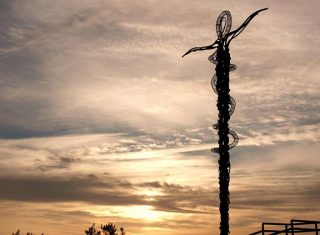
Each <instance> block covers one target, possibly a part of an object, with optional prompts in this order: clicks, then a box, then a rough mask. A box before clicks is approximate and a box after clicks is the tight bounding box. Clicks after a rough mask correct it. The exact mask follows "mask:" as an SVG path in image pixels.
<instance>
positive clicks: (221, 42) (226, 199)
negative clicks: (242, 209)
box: [182, 8, 267, 235]
mask: <svg viewBox="0 0 320 235" xmlns="http://www.w3.org/2000/svg"><path fill="white" fill-rule="evenodd" d="M264 10H267V8H264V9H261V10H258V11H256V12H254V13H252V14H251V15H250V16H249V17H248V18H247V19H246V20H245V21H244V22H243V23H242V25H241V26H240V27H239V28H238V29H236V30H234V31H231V32H230V30H231V24H232V18H231V13H230V12H229V11H223V12H222V13H221V14H220V15H219V17H218V19H217V23H216V30H217V36H218V39H217V40H216V41H215V42H214V43H213V44H211V45H209V46H203V47H194V48H191V49H190V50H189V51H187V52H186V53H185V54H184V55H183V56H182V57H184V56H185V55H187V54H189V53H191V52H195V51H202V50H211V49H216V51H215V52H214V53H213V54H212V55H211V56H209V61H210V62H212V63H213V64H215V65H216V68H215V70H216V74H215V75H214V76H213V78H212V80H211V86H212V89H213V91H214V92H215V93H216V94H217V95H218V101H217V108H218V111H219V114H218V123H217V124H214V125H213V128H214V129H217V130H218V135H219V147H218V148H213V149H211V151H212V152H214V153H218V154H219V161H218V163H219V190H220V193H219V197H220V206H219V209H220V235H228V234H229V233H230V229H229V204H230V194H229V183H230V155H229V150H230V149H232V148H234V147H235V146H236V145H237V143H238V141H239V138H238V135H237V134H236V133H235V132H234V131H232V130H230V129H229V124H228V122H229V119H230V116H231V115H232V114H233V112H234V109H235V105H236V103H235V100H234V99H233V98H232V97H231V96H230V94H229V91H230V89H229V72H230V71H234V70H235V69H236V66H235V65H233V64H230V59H231V58H230V53H229V44H230V42H231V40H232V39H234V38H235V37H237V36H238V35H239V34H240V33H241V32H242V31H243V30H244V29H245V28H246V27H247V25H248V24H249V22H250V21H251V20H252V19H253V17H255V16H256V15H257V14H258V13H259V12H260V11H264ZM229 135H231V136H232V137H233V142H232V143H231V144H229Z"/></svg>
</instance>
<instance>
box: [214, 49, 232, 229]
mask: <svg viewBox="0 0 320 235" xmlns="http://www.w3.org/2000/svg"><path fill="white" fill-rule="evenodd" d="M229 67H230V54H229V48H228V47H226V46H224V45H223V44H222V43H221V44H220V45H219V46H218V50H217V65H216V75H217V85H216V88H217V92H218V102H217V108H218V111H219V116H218V117H219V119H218V127H219V131H218V135H219V186H220V195H219V196H220V218H221V220H220V235H228V234H229V204H230V198H229V182H230V155H229V137H228V134H229V125H228V121H229V119H230V114H229V103H230V95H229V91H230V90H229Z"/></svg>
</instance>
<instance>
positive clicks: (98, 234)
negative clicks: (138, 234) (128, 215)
mask: <svg viewBox="0 0 320 235" xmlns="http://www.w3.org/2000/svg"><path fill="white" fill-rule="evenodd" d="M100 229H101V230H98V229H96V227H95V224H92V226H90V227H89V228H88V229H86V230H85V231H84V232H85V234H86V235H125V234H126V232H125V231H124V228H123V227H120V234H118V233H117V230H118V229H117V227H116V225H115V224H113V223H110V222H109V223H108V224H105V225H103V224H102V225H101V226H100Z"/></svg>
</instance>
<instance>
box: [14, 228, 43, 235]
mask: <svg viewBox="0 0 320 235" xmlns="http://www.w3.org/2000/svg"><path fill="white" fill-rule="evenodd" d="M12 235H21V234H20V229H18V231H17V232H15V233H12ZM26 235H36V234H35V233H31V232H27V234H26ZM41 235H44V233H41Z"/></svg>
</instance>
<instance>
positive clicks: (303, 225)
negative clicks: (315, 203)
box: [249, 219, 320, 235]
mask: <svg viewBox="0 0 320 235" xmlns="http://www.w3.org/2000/svg"><path fill="white" fill-rule="evenodd" d="M276 227H277V228H276ZM297 233H313V234H315V235H320V221H315V220H297V219H292V220H291V221H290V223H269V222H267V223H262V226H261V230H259V231H257V232H254V233H250V234H249V235H257V234H262V235H277V234H286V235H294V234H297Z"/></svg>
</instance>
